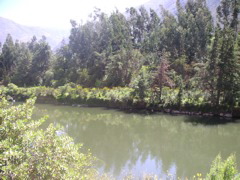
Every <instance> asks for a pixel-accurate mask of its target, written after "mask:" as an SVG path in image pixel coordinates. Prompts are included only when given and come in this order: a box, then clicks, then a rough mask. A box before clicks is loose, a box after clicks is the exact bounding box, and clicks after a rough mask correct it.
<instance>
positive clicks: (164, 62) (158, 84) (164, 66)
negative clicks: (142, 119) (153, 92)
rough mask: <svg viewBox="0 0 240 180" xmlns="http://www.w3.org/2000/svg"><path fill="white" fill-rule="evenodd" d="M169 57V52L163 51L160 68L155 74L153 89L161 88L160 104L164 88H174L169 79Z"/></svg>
mask: <svg viewBox="0 0 240 180" xmlns="http://www.w3.org/2000/svg"><path fill="white" fill-rule="evenodd" d="M168 58H169V55H168V53H167V52H165V51H163V52H162V56H161V59H160V63H159V66H158V68H157V72H156V73H155V78H154V82H153V85H152V86H153V88H159V96H158V99H159V101H160V103H161V102H162V90H163V87H164V86H168V87H171V88H172V87H173V82H172V80H171V79H170V77H169V75H168V74H169V67H170V65H169V61H168Z"/></svg>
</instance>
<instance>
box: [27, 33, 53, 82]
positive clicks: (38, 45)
mask: <svg viewBox="0 0 240 180" xmlns="http://www.w3.org/2000/svg"><path fill="white" fill-rule="evenodd" d="M29 48H30V50H31V53H32V54H33V58H32V65H31V77H30V84H31V85H42V84H43V76H44V74H45V72H46V71H47V70H48V68H49V65H50V59H51V47H50V46H49V45H48V43H47V42H46V38H45V37H44V36H43V37H42V39H40V40H39V41H38V42H36V39H35V38H34V37H33V40H32V42H31V43H30V44H29Z"/></svg>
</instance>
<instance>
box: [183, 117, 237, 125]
mask: <svg viewBox="0 0 240 180" xmlns="http://www.w3.org/2000/svg"><path fill="white" fill-rule="evenodd" d="M184 122H186V123H191V124H192V125H199V124H201V125H204V126H217V125H226V124H229V123H240V119H234V118H233V119H232V118H220V117H200V116H199V117H198V116H186V118H185V120H184Z"/></svg>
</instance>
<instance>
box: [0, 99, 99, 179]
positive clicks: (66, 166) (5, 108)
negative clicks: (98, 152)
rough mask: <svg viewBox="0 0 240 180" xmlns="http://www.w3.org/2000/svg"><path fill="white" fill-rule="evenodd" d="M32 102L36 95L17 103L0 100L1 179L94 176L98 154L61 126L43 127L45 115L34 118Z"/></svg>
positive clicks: (83, 177)
mask: <svg viewBox="0 0 240 180" xmlns="http://www.w3.org/2000/svg"><path fill="white" fill-rule="evenodd" d="M1 98H2V97H1ZM33 106H34V100H33V99H30V100H27V102H26V103H25V104H23V105H17V106H9V105H8V103H7V101H6V100H5V98H2V100H1V101H0V119H1V121H0V123H1V126H0V127H1V128H0V137H1V142H0V176H1V178H0V179H91V178H92V177H93V176H94V175H95V173H96V171H95V170H94V169H93V162H94V161H95V158H93V157H92V155H91V154H90V153H87V154H83V153H80V151H79V150H80V149H81V145H76V144H74V143H73V140H72V139H71V138H70V137H69V136H67V135H66V134H61V135H59V134H57V133H56V132H59V131H61V128H60V127H54V126H53V125H50V126H49V127H48V128H47V129H46V130H41V129H40V128H39V126H40V125H41V124H42V122H43V121H44V118H43V119H41V120H38V121H34V120H32V119H31V116H32V111H33Z"/></svg>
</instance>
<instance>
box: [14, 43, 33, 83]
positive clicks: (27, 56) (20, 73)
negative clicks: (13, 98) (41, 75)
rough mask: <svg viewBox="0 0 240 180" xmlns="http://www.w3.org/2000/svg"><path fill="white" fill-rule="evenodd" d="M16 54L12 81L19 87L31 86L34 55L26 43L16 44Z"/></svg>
mask: <svg viewBox="0 0 240 180" xmlns="http://www.w3.org/2000/svg"><path fill="white" fill-rule="evenodd" d="M15 52H16V54H15V56H16V63H15V70H14V72H13V75H12V78H11V79H12V80H11V81H12V83H14V84H16V85H18V86H26V85H30V76H31V75H30V70H31V65H32V54H31V52H30V50H29V48H28V45H27V44H26V43H16V47H15Z"/></svg>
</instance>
